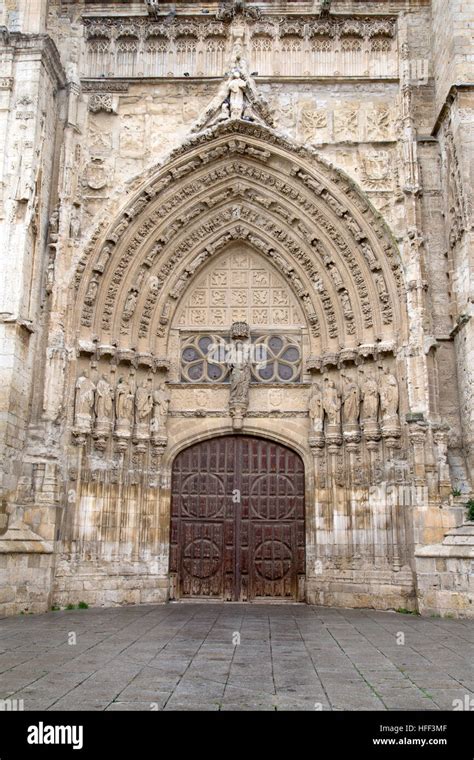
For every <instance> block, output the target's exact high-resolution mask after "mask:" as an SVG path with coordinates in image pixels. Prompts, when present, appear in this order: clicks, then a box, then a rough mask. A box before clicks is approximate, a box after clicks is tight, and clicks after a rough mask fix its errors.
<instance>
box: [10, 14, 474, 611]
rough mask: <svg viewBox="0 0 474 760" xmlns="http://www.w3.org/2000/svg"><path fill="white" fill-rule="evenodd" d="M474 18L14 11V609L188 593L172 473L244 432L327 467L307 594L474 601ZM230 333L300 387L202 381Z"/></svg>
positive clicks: (428, 605)
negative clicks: (266, 344)
mask: <svg viewBox="0 0 474 760" xmlns="http://www.w3.org/2000/svg"><path fill="white" fill-rule="evenodd" d="M316 5H317V4H316ZM470 5H472V2H471V3H466V2H463V3H460V2H457V0H456V1H453V2H450V3H447V2H444V1H442V0H439V1H438V0H433V2H429V1H428V0H417V1H416V2H415V1H413V2H410V3H408V4H407V3H406V2H398V1H397V0H387V1H386V2H377V3H373V2H355V0H354V2H351V1H349V0H347V1H346V0H344V2H343V1H342V0H333V2H332V4H331V12H330V14H325V13H322V14H321V13H320V10H321V9H320V8H319V7H313V5H311V7H310V5H309V4H307V3H299V2H298V3H293V4H291V8H289V7H288V6H285V7H284V8H282V6H280V5H279V4H276V3H266V4H264V5H262V7H261V9H258V8H256V6H254V5H249V6H248V7H247V6H245V4H244V7H243V9H240V10H239V9H237V8H236V6H235V5H233V4H232V3H227V4H225V5H224V6H223V7H221V8H220V9H219V8H218V7H217V5H212V6H209V14H205V15H203V14H199V13H194V12H193V10H192V8H190V7H189V6H186V7H184V6H182V5H181V4H178V7H177V13H176V15H175V16H173V17H171V16H169V17H166V13H167V9H164V10H163V12H162V15H160V13H161V11H160V12H159V13H158V16H157V17H155V16H153V14H152V15H148V12H147V9H146V5H145V4H135V5H134V6H133V9H128V11H127V13H128V14H129V15H127V13H126V12H125V9H124V7H123V5H122V4H117V5H114V4H111V5H110V6H107V8H105V6H104V7H102V6H96V5H91V4H87V3H86V4H82V3H77V2H69V3H60V2H49V3H47V2H39V0H38V2H36V3H23V2H22V1H21V0H18V1H17V2H13V1H12V2H11V3H9V4H8V8H7V7H5V11H4V16H5V23H6V24H7V26H8V27H9V29H10V32H9V34H6V33H5V35H4V36H3V38H2V45H3V50H4V57H3V58H2V64H1V65H2V67H3V68H2V71H1V72H0V97H1V98H2V100H1V101H0V139H1V140H2V144H3V145H4V146H5V155H6V156H7V160H6V162H5V164H4V167H3V169H2V171H3V172H4V174H3V177H2V179H3V190H2V191H3V196H2V212H1V213H2V219H1V221H2V233H1V234H2V235H3V238H2V239H3V240H4V241H5V244H4V245H3V246H2V251H4V254H3V255H4V259H3V267H4V269H5V271H6V272H7V274H8V277H7V278H6V279H5V288H4V293H3V295H2V304H3V305H2V306H1V307H0V312H1V314H0V316H1V323H0V329H2V330H4V335H5V337H4V340H3V342H2V344H1V345H2V349H1V351H0V354H1V356H2V376H1V380H2V394H1V396H0V403H1V405H2V406H1V411H2V416H1V418H0V419H1V423H0V424H1V428H0V442H1V445H2V446H3V451H4V452H5V453H4V456H3V462H4V464H3V473H2V474H3V485H2V488H3V490H2V498H3V500H4V507H3V509H4V513H5V514H6V513H8V514H10V515H11V517H10V526H9V532H8V531H7V533H6V534H5V536H4V538H3V541H4V544H3V545H4V554H3V557H4V560H5V557H8V559H7V560H6V561H7V565H8V568H10V567H13V571H12V573H13V575H12V578H13V577H14V576H15V577H16V578H17V581H18V583H19V586H21V587H22V588H24V589H25V588H26V589H27V588H28V583H29V580H28V579H29V572H30V571H29V570H28V569H27V568H28V567H31V565H29V559H31V561H32V562H33V564H34V563H36V564H38V563H39V565H40V566H41V568H43V566H44V568H43V570H44V573H43V575H42V576H41V577H42V578H43V580H41V577H40V575H39V574H38V575H37V576H36V583H37V584H38V587H37V588H35V589H33V588H31V591H26V592H25V595H24V597H22V596H21V594H19V596H18V601H17V603H16V606H15V607H12V606H11V605H12V604H13V602H12V601H11V596H12V593H13V591H12V589H13V586H14V583H16V582H17V581H15V582H13V581H12V580H11V579H9V580H8V579H7V581H6V583H5V587H6V588H8V591H7V592H6V597H5V604H6V605H7V606H6V607H5V611H6V612H7V613H9V614H10V613H12V612H14V611H18V610H19V609H20V608H24V606H25V605H27V603H30V602H31V606H32V607H31V608H33V606H34V605H38V604H40V602H39V601H38V600H39V599H40V596H41V588H40V587H41V585H42V586H43V589H44V595H43V598H44V605H46V604H48V603H49V600H50V597H49V594H50V593H51V588H53V592H52V593H53V596H52V599H53V601H54V602H55V603H57V604H60V605H63V604H67V603H69V602H72V603H77V602H78V601H86V602H88V603H89V604H94V605H100V604H107V605H109V604H126V603H149V602H158V601H164V600H166V599H167V598H168V593H169V582H170V581H169V577H168V560H169V525H170V484H171V476H172V466H173V460H174V457H175V456H176V455H177V454H178V452H179V451H181V450H182V449H183V448H185V447H186V446H187V445H189V444H191V443H194V442H197V441H199V440H204V439H206V438H208V437H211V436H213V435H223V434H227V433H229V432H232V431H234V432H235V433H244V434H245V433H248V434H252V435H261V436H265V437H268V438H269V439H271V440H276V441H280V442H281V443H283V444H285V445H287V446H290V447H293V448H295V450H297V451H298V452H299V453H300V455H301V456H302V458H303V460H304V463H305V472H306V512H307V516H306V600H307V601H308V602H310V603H316V604H327V605H342V606H346V605H347V606H367V605H368V606H374V607H379V608H397V607H404V608H409V609H415V608H416V607H417V605H419V606H420V610H421V611H423V612H426V613H428V614H431V613H432V612H433V611H437V610H439V611H440V612H441V613H442V614H446V613H448V614H449V613H450V612H451V611H452V609H451V608H455V609H456V610H457V611H456V614H461V615H468V614H471V609H470V606H469V603H468V602H466V599H467V598H468V597H467V591H468V588H469V579H467V580H466V577H467V576H466V573H467V572H468V566H467V564H466V562H467V560H466V558H465V557H464V555H463V554H462V552H461V553H460V554H459V556H457V555H456V551H457V549H456V546H457V545H456V541H457V538H456V537H455V538H454V539H453V542H452V544H450V552H451V554H450V559H449V562H448V564H446V566H445V567H444V565H443V567H444V569H443V571H442V578H441V581H440V580H439V577H438V575H437V573H438V572H441V571H440V567H441V564H442V563H443V562H445V559H444V554H443V552H445V549H444V548H443V544H442V542H443V540H444V536H445V534H446V532H447V531H449V530H451V529H454V527H455V526H457V525H459V524H460V523H461V522H462V520H463V514H462V508H461V507H460V506H459V504H458V503H457V502H456V499H454V498H453V494H452V490H453V488H455V489H459V490H460V491H462V492H463V494H465V496H463V497H462V498H464V499H467V498H468V494H469V493H470V489H471V482H470V474H471V470H472V465H473V463H474V461H473V458H472V457H473V451H474V439H473V438H472V436H473V435H474V434H473V432H472V431H473V429H474V426H473V424H472V423H473V421H474V419H473V418H474V399H473V390H472V389H473V387H474V385H473V381H474V378H473V377H472V373H473V370H472V366H473V361H472V360H471V355H473V353H474V346H473V341H474V337H473V336H472V320H471V311H472V303H471V301H472V292H471V291H472V286H471V269H472V230H471V228H472V224H471V212H472V209H471V201H470V195H471V192H470V188H471V187H472V180H473V176H472V171H473V163H472V160H470V158H469V157H470V156H472V130H473V123H474V121H473V119H472V113H473V107H472V102H471V100H472V95H471V90H470V85H469V82H472V75H471V68H472V62H471V61H470V57H472V55H471V53H472V42H470V41H469V39H468V37H469V27H468V22H470V21H472V20H473V19H474V8H471V7H470ZM132 11H133V12H132ZM232 68H234V69H237V70H238V72H239V76H238V77H236V79H237V80H238V84H237V85H235V87H237V89H238V90H239V88H240V90H239V92H240V95H241V96H242V97H241V100H239V97H240V95H239V92H237V91H236V90H234V91H233V90H232V86H231V83H232V76H230V74H229V72H230V70H231V69H232ZM232 92H234V93H237V94H236V95H235V96H233V95H232ZM12 125H15V127H16V126H17V125H19V126H20V128H19V129H13V126H12ZM244 260H245V261H246V262H247V264H245V266H244V263H242V262H244ZM239 261H240V263H239ZM239 278H240V279H239ZM239 283H240V284H239ZM233 322H238V323H246V324H249V325H250V333H251V338H249V340H250V339H251V340H254V341H256V340H257V341H258V340H264V339H265V336H266V334H267V333H268V334H272V335H274V336H279V335H282V334H284V335H285V336H287V337H288V336H289V337H290V338H291V341H293V343H292V345H293V346H297V350H298V351H299V352H300V353H299V358H300V364H301V366H299V367H298V370H297V372H296V370H295V372H294V375H295V377H296V376H297V382H295V383H292V382H287V383H286V384H285V382H284V379H283V380H282V379H281V378H280V379H278V378H275V377H274V378H273V381H272V382H269V383H267V384H265V382H262V383H259V382H258V376H257V374H256V370H252V371H253V372H254V374H253V380H252V383H251V384H250V387H249V388H247V391H246V394H247V395H246V397H245V398H244V399H243V401H242V399H240V401H238V402H235V400H234V401H233V400H232V399H233V397H232V390H231V382H230V370H229V373H228V374H227V376H226V377H222V378H220V379H219V380H218V381H217V380H215V378H214V380H215V381H213V380H212V378H211V377H210V376H209V375H208V376H207V377H206V378H204V376H200V377H199V378H197V379H196V378H195V379H194V380H193V378H192V377H190V376H189V374H188V375H186V373H187V372H188V369H186V368H185V367H183V360H182V358H181V357H182V356H184V354H183V351H184V341H188V344H189V346H190V347H191V348H192V350H195V349H196V345H197V343H196V341H198V339H199V336H202V335H211V336H214V338H215V337H216V336H217V337H219V336H220V338H222V340H224V339H225V340H230V338H229V335H228V333H229V330H230V328H231V324H232V323H233ZM265 331H266V332H265ZM193 346H194V348H193ZM293 370H294V367H293V369H292V370H291V371H293ZM206 371H208V370H206ZM387 378H390V379H389V380H387ZM186 379H187V381H186V382H185V380H186ZM368 380H369V381H370V380H372V381H374V382H375V386H376V390H375V391H367V393H368V396H367V400H366V401H364V399H363V393H362V395H360V394H361V391H363V388H364V387H365V385H366V384H367V381H368ZM326 381H328V382H327V383H326ZM387 382H388V384H389V385H390V387H391V388H392V398H393V393H394V391H393V389H394V388H396V403H395V402H390V400H389V401H387V398H389V396H390V393H388V395H387V392H386V384H387ZM331 383H334V389H335V394H336V396H337V397H338V399H339V403H340V405H341V408H340V409H339V410H338V411H337V413H336V416H335V417H334V418H332V417H331V414H332V413H331V410H330V407H329V406H328V408H325V409H323V412H322V414H321V416H320V417H319V416H318V415H320V411H318V409H321V406H319V407H318V403H319V404H321V403H322V404H323V406H324V401H318V393H320V392H321V389H322V388H326V390H327V387H329V388H330V387H332V386H331ZM354 386H355V390H354ZM350 387H352V388H353V390H352V392H353V394H354V399H356V400H355V401H354V409H355V411H354V409H353V408H352V406H351V403H350V402H347V406H346V407H344V402H343V399H344V398H345V397H346V395H345V394H346V393H347V389H348V388H350ZM370 393H372V396H371V398H372V399H374V398H375V400H376V401H375V411H374V410H372V411H371V412H369V411H368V410H369V408H370ZM330 395H331V394H330V393H329V394H328V396H330ZM244 396H245V393H244ZM119 398H120V401H119V400H118V399H119ZM126 398H127V399H128V401H127V400H126ZM337 403H338V402H336V404H337ZM390 403H392V408H390V409H389V406H390ZM456 492H457V491H456ZM3 521H4V523H5V525H4V527H6V522H7V520H6V517H5V516H4V517H3ZM15 525H16V526H20V527H19V528H18V527H17V529H21V530H25V531H27V532H28V531H31V533H30V534H28V535H29V539H28V540H30V541H32V542H35V541H41V540H43V541H47V542H53V541H54V549H55V552H54V555H53V556H54V559H53V556H51V555H50V554H48V553H47V552H44V553H43V554H39V555H38V556H37V557H36V558H35V557H34V556H33V558H29V556H28V552H27V551H24V552H23V553H21V552H20V553H19V554H18V555H17V556H16V555H14V553H13V550H12V549H11V547H12V544H7V542H8V541H12V540H17V539H15V538H14V535H13V536H12V535H11V530H12V526H13V527H14V526H15ZM25 536H26V534H25V535H24V539H25V540H26V538H25ZM1 541H2V538H1V537H0V542H1ZM34 545H35V546H38V545H39V544H34ZM8 546H10V549H8ZM31 546H33V544H31V545H30V547H31ZM426 547H429V552H430V554H429V556H428V555H426V556H425V555H423V553H421V554H420V552H423V550H424V548H426ZM436 547H438V548H436ZM43 549H44V547H43ZM463 551H464V550H463ZM469 551H470V550H469ZM8 552H10V553H8ZM461 555H462V556H461ZM20 557H21V559H20ZM436 557H438V559H436ZM446 561H447V560H446ZM53 565H54V576H55V578H54V584H53V586H51V576H50V575H49V576H48V573H51V568H53ZM34 566H35V567H36V565H35V564H34ZM22 568H25V569H24V570H23V569H22ZM8 572H10V570H8ZM38 572H39V571H38ZM23 579H25V583H26V586H25V585H24V584H23ZM466 583H467V584H468V585H467V586H466ZM22 584H23V586H22ZM440 584H441V585H440ZM453 589H456V593H457V594H458V596H457V597H456V598H454V596H452V592H453ZM440 591H443V592H444V591H446V593H447V594H448V595H447V596H446V595H445V596H442V595H441V596H440ZM449 594H451V596H449ZM28 600H30V601H29V602H28ZM43 608H44V607H43ZM34 609H35V610H38V609H39V607H38V606H36V607H34Z"/></svg>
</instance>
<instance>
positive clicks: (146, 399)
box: [135, 377, 153, 423]
mask: <svg viewBox="0 0 474 760" xmlns="http://www.w3.org/2000/svg"><path fill="white" fill-rule="evenodd" d="M152 409H153V391H152V387H151V378H150V377H149V378H148V379H147V380H145V381H144V382H143V384H142V385H140V386H139V387H138V388H137V392H136V394H135V414H136V421H137V422H138V423H140V422H145V423H146V422H149V421H150V416H151V412H152Z"/></svg>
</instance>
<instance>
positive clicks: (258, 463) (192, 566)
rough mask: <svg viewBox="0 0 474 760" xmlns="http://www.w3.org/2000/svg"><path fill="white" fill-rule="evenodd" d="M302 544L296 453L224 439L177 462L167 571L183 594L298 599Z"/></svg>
mask: <svg viewBox="0 0 474 760" xmlns="http://www.w3.org/2000/svg"><path fill="white" fill-rule="evenodd" d="M236 494H240V501H239V499H238V498H236ZM304 541H305V532H304V469H303V463H302V461H301V459H300V457H299V456H298V455H297V454H295V453H294V452H292V451H291V450H289V449H287V448H285V447H284V446H280V445H279V444H276V443H273V442H270V441H266V440H264V439H260V438H252V437H250V436H224V437H222V438H215V439H212V440H209V441H204V442H203V443H200V444H196V445H194V446H191V447H190V448H189V449H186V450H184V451H182V452H181V453H180V454H179V455H178V457H177V458H176V460H175V463H174V466H173V475H172V507H171V547H170V572H172V573H174V574H176V575H177V577H178V583H177V588H178V593H179V595H180V596H184V597H186V596H187V597H199V596H204V597H205V596H208V597H209V596H210V597H217V598H222V599H226V600H241V601H246V600H248V599H259V598H260V599H262V598H268V597H273V598H281V599H296V598H297V587H298V575H302V574H303V573H304V563H305V556H304Z"/></svg>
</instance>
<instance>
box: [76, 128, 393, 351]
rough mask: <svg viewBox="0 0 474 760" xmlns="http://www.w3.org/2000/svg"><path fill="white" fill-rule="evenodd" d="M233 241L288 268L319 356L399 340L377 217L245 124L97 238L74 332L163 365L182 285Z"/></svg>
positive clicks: (218, 132) (164, 169) (154, 177)
mask: <svg viewBox="0 0 474 760" xmlns="http://www.w3.org/2000/svg"><path fill="white" fill-rule="evenodd" d="M134 184H136V183H134ZM236 240H242V241H245V243H246V244H247V245H251V246H253V247H254V248H255V249H256V250H259V251H260V252H261V253H262V255H264V256H266V257H268V258H269V259H271V261H272V263H273V265H275V266H277V267H279V268H280V271H281V272H282V273H283V274H284V277H285V278H286V280H287V282H288V285H289V287H290V288H292V290H293V292H294V293H295V294H296V296H297V298H298V299H299V300H300V303H301V305H302V309H303V311H304V313H305V315H306V318H307V320H308V325H309V329H310V332H311V335H312V339H313V347H312V350H314V351H315V352H316V353H319V352H327V351H336V350H341V349H342V348H345V347H354V348H355V347H356V346H358V345H365V344H370V343H374V342H377V341H379V342H380V341H385V342H387V341H388V342H390V341H391V340H395V339H396V338H400V337H402V335H403V333H404V330H405V329H406V319H405V309H404V301H405V293H404V288H403V276H402V269H401V262H400V258H399V254H398V250H397V249H396V246H395V244H394V241H393V239H392V237H391V234H390V232H389V230H388V228H387V227H386V225H385V224H384V223H383V221H382V220H381V218H380V216H379V215H378V214H377V213H376V212H375V211H374V210H373V208H372V207H371V206H370V204H369V202H368V201H367V199H366V198H365V197H364V195H363V194H362V192H361V191H360V190H359V189H358V188H357V187H356V185H355V183H354V182H353V181H352V180H350V179H348V178H347V177H346V176H345V175H344V174H343V173H342V172H340V171H338V170H336V169H334V167H332V166H330V165H328V164H327V163H326V162H324V161H323V160H322V159H321V158H320V157H319V156H317V154H316V153H315V152H314V151H311V150H308V149H305V148H302V147H299V146H295V145H293V144H291V143H290V142H289V141H287V140H285V139H284V138H282V137H280V136H278V135H277V134H276V133H275V132H273V131H272V130H270V129H268V128H266V127H263V126H261V125H256V124H250V123H246V122H243V121H236V122H228V123H225V124H221V125H218V126H216V127H214V128H212V129H210V130H206V132H204V133H201V134H198V135H196V136H193V137H191V138H190V139H188V140H187V141H186V142H185V143H184V144H183V146H182V147H180V148H179V149H177V150H175V151H174V152H173V153H172V154H171V156H170V158H169V160H168V161H167V162H166V163H165V164H163V165H162V166H160V167H159V168H158V169H156V170H155V171H152V172H150V173H149V174H148V175H147V176H146V177H144V178H143V181H142V182H141V186H140V188H139V189H138V190H137V192H135V193H134V195H133V196H132V197H131V199H130V201H129V202H128V203H127V205H126V206H125V207H124V208H123V209H122V210H121V212H120V213H119V214H117V215H116V217H115V219H114V220H113V221H112V222H111V223H110V224H108V225H107V227H106V228H104V227H102V228H101V229H100V230H98V231H96V233H95V235H94V236H93V239H92V240H91V244H90V245H89V247H88V249H87V250H86V251H85V253H84V256H83V257H82V258H81V261H80V262H79V265H78V267H77V270H76V273H75V281H74V284H75V298H76V306H75V313H76V314H77V315H78V318H79V322H80V324H79V325H78V324H76V325H75V329H76V330H79V332H80V335H81V336H82V338H83V339H87V338H88V337H90V336H91V335H94V336H96V337H97V338H98V339H99V340H100V341H103V342H105V343H107V342H108V343H110V342H113V343H116V344H118V345H121V346H127V345H133V346H134V347H135V348H137V349H138V350H140V351H143V352H151V353H156V352H157V351H158V344H159V342H160V340H162V339H164V338H165V334H166V330H167V329H168V325H169V322H170V317H171V315H172V314H173V312H174V309H175V306H176V297H175V295H174V294H175V292H176V288H177V287H178V284H179V283H183V287H184V286H185V283H186V280H187V279H189V278H190V277H192V276H194V275H195V274H196V273H197V272H198V271H199V267H200V266H202V265H203V264H204V262H205V261H207V260H209V258H210V257H212V256H213V255H215V254H216V253H217V252H218V251H219V250H221V249H222V247H223V246H225V245H227V244H228V243H229V241H236Z"/></svg>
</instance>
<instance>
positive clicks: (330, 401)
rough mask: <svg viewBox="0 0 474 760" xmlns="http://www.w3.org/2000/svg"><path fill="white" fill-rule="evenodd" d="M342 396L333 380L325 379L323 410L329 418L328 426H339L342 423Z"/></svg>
mask: <svg viewBox="0 0 474 760" xmlns="http://www.w3.org/2000/svg"><path fill="white" fill-rule="evenodd" d="M341 403H342V402H341V395H340V393H339V391H338V390H337V388H336V386H335V385H334V382H333V380H329V378H326V379H325V384H324V390H323V408H324V411H325V412H326V414H327V417H328V424H329V425H334V426H338V425H339V424H340V422H341Z"/></svg>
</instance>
